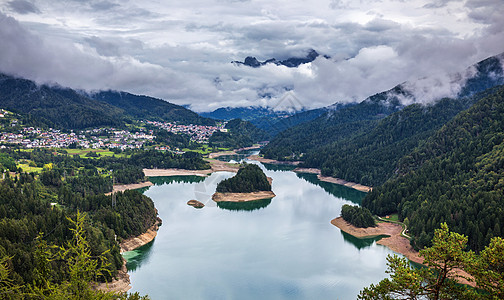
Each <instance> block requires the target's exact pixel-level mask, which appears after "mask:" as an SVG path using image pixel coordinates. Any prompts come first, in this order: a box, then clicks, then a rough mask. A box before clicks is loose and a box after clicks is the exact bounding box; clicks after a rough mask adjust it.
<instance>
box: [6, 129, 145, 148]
mask: <svg viewBox="0 0 504 300" xmlns="http://www.w3.org/2000/svg"><path fill="white" fill-rule="evenodd" d="M154 138H155V136H154V135H152V131H151V132H148V133H146V132H129V131H127V130H115V129H114V128H96V129H91V130H86V131H80V132H79V133H75V132H71V133H63V132H61V131H60V130H56V129H51V128H50V129H48V130H43V129H40V128H34V127H26V128H23V129H22V130H21V131H20V132H18V133H7V132H0V144H16V145H20V146H22V147H24V148H68V147H69V146H70V145H72V144H74V145H77V146H80V147H83V148H94V149H96V148H119V149H122V150H125V149H128V148H130V149H132V148H142V147H143V145H144V143H146V142H149V141H152V140H153V139H154Z"/></svg>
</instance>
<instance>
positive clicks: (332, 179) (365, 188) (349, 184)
mask: <svg viewBox="0 0 504 300" xmlns="http://www.w3.org/2000/svg"><path fill="white" fill-rule="evenodd" d="M317 178H318V179H319V180H320V181H325V182H330V183H335V184H339V185H344V186H346V187H349V188H352V189H355V190H358V191H361V192H364V193H367V192H369V191H371V190H372V189H373V188H372V187H370V186H365V185H362V184H359V183H355V182H350V181H346V180H343V179H339V178H335V177H329V176H322V175H317Z"/></svg>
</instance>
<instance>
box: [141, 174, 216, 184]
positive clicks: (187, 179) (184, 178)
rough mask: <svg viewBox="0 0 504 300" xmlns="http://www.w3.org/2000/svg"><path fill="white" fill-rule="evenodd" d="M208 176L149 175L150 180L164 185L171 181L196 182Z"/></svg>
mask: <svg viewBox="0 0 504 300" xmlns="http://www.w3.org/2000/svg"><path fill="white" fill-rule="evenodd" d="M205 178H206V177H203V176H196V175H189V176H160V177H149V181H150V182H152V183H154V185H163V184H170V183H194V182H203V181H205Z"/></svg>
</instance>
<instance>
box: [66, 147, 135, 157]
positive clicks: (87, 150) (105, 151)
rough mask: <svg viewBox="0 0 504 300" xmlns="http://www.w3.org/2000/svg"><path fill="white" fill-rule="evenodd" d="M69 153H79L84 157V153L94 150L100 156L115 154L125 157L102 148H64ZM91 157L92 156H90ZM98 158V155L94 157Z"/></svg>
mask: <svg viewBox="0 0 504 300" xmlns="http://www.w3.org/2000/svg"><path fill="white" fill-rule="evenodd" d="M65 150H66V151H67V153H68V154H69V155H79V156H80V157H86V155H87V154H88V153H90V152H94V153H97V154H99V155H100V156H112V155H115V156H116V157H126V155H125V154H122V153H119V154H115V153H114V152H112V151H109V150H103V149H65ZM87 157H88V158H89V156H87ZM92 158H93V157H92ZM94 158H98V157H94Z"/></svg>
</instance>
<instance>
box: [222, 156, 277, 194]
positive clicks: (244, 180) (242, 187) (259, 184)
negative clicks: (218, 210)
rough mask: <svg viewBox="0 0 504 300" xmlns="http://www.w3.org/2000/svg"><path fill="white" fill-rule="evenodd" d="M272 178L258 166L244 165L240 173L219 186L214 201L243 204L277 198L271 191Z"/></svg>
mask: <svg viewBox="0 0 504 300" xmlns="http://www.w3.org/2000/svg"><path fill="white" fill-rule="evenodd" d="M271 181H272V179H271V178H268V177H266V174H264V172H263V171H262V170H261V168H259V166H257V165H253V164H244V165H242V167H241V168H240V169H239V170H238V173H237V174H236V175H235V176H233V177H231V178H228V179H225V180H223V181H221V182H220V183H219V184H218V185H217V192H216V193H215V194H213V196H212V199H213V200H214V201H215V202H243V201H255V200H262V199H270V198H273V197H275V193H273V192H272V191H271Z"/></svg>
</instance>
